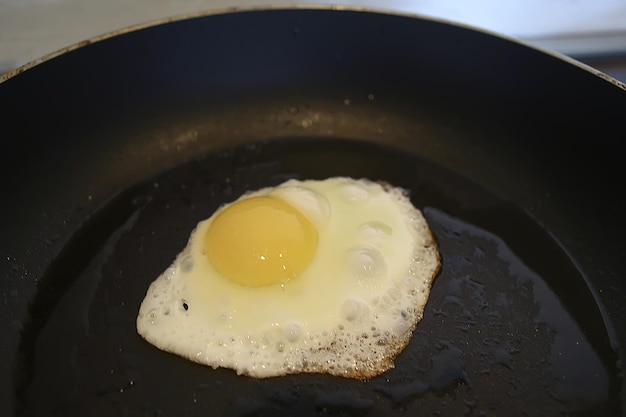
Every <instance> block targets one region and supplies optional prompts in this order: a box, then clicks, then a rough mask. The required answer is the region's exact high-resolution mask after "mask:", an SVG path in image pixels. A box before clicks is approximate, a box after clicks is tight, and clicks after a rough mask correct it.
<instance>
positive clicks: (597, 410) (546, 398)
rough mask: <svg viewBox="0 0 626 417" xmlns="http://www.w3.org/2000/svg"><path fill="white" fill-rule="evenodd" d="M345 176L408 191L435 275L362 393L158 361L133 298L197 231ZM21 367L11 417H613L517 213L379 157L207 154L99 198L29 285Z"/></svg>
mask: <svg viewBox="0 0 626 417" xmlns="http://www.w3.org/2000/svg"><path fill="white" fill-rule="evenodd" d="M338 175H346V176H352V177H356V178H359V177H367V178H370V179H372V180H385V181H388V182H390V183H392V184H393V185H396V186H401V187H404V188H406V189H408V190H410V192H411V199H412V201H413V203H414V204H415V205H416V206H417V207H418V208H420V209H422V210H423V212H424V214H425V216H426V217H427V219H428V221H429V223H430V225H431V228H432V230H433V233H434V235H435V237H436V239H437V241H438V243H439V246H440V251H441V255H442V260H443V267H442V270H441V273H440V275H439V276H438V278H437V280H436V281H435V284H434V286H433V288H432V292H431V297H430V299H429V302H428V305H427V307H426V311H425V315H424V319H423V320H422V321H421V323H420V324H419V325H418V327H417V329H416V331H415V334H414V337H413V339H412V341H411V343H410V344H409V346H408V347H407V349H406V350H405V351H404V352H403V353H402V354H401V355H400V356H399V357H398V358H397V360H396V368H395V369H393V370H391V371H389V372H387V373H385V374H383V375H381V376H379V377H377V378H374V379H372V380H370V381H367V382H361V381H355V380H348V379H343V378H338V377H329V376H325V375H294V376H288V377H280V378H270V379H264V380H257V379H252V378H248V377H243V376H237V375H236V374H235V372H233V371H231V370H226V369H217V370H213V369H211V368H208V367H204V366H200V365H197V364H194V363H191V362H188V361H186V360H184V359H181V358H179V357H176V356H174V355H170V354H167V353H164V352H162V351H159V350H158V349H156V348H154V347H153V346H151V345H149V344H148V343H146V342H144V341H143V340H142V339H141V338H140V337H139V336H138V335H137V333H136V331H135V318H136V314H137V311H138V308H139V305H140V303H141V301H142V299H143V297H144V295H145V291H146V289H147V287H148V285H149V284H150V282H151V281H152V280H154V279H155V278H156V277H157V276H158V275H159V274H160V273H161V272H162V271H163V270H164V269H165V268H166V267H167V266H168V265H169V264H170V263H171V262H172V261H173V259H174V258H175V256H176V254H177V253H178V252H180V251H181V250H182V248H183V247H184V246H185V244H186V242H187V239H188V236H189V233H190V232H191V230H192V229H193V228H194V226H195V225H196V223H197V222H198V221H200V220H201V219H204V218H206V217H208V216H209V215H210V214H211V213H212V212H213V211H214V210H215V209H216V208H217V207H218V206H219V205H221V204H223V203H225V202H229V201H232V200H234V199H235V198H237V197H238V196H239V195H241V194H242V193H244V192H245V191H248V190H253V189H257V188H261V187H264V186H269V185H275V184H278V183H280V182H282V181H284V180H286V179H288V178H302V179H304V178H325V177H330V176H338ZM31 316H32V317H31V321H30V323H28V324H27V325H26V327H25V330H24V333H23V337H22V341H21V351H20V358H19V364H18V375H17V378H18V384H17V385H18V392H17V393H16V395H17V397H18V401H19V411H20V414H21V415H25V416H26V415H28V416H30V415H37V416H39V415H63V416H82V415H90V416H99V415H107V416H108V415H132V416H137V415H145V416H180V415H187V416H193V415H203V416H204V415H215V416H221V415H235V416H252V415H280V414H286V415H363V414H369V415H396V414H407V415H408V414H411V415H413V414H415V413H417V412H419V413H420V414H421V415H454V416H458V415H509V416H514V415H562V414H569V415H607V414H608V415H614V414H615V415H616V414H619V413H620V411H621V410H620V399H619V392H620V388H621V383H622V381H621V376H620V370H619V368H618V358H617V355H616V353H615V351H614V350H613V348H612V341H611V340H610V338H609V336H608V332H607V329H606V326H605V323H604V320H603V316H602V313H601V309H600V308H599V306H598V305H597V304H596V302H595V300H594V297H593V294H592V293H591V291H590V290H589V288H588V286H587V285H586V283H585V280H584V278H583V275H582V274H581V271H578V270H577V268H576V267H575V265H574V263H573V262H572V260H570V259H569V258H568V257H567V256H566V254H565V253H564V251H563V250H562V249H561V248H560V246H559V245H558V244H557V243H556V242H555V241H554V240H553V239H552V238H551V237H550V235H549V233H548V232H547V231H546V230H544V229H542V228H541V227H540V226H539V225H538V224H537V223H536V222H535V221H533V219H531V218H530V217H529V216H528V215H527V214H525V213H524V212H523V211H522V210H520V209H519V208H518V207H517V206H515V205H513V204H511V203H509V202H506V201H503V200H502V199H499V198H498V197H497V196H495V195H493V194H491V193H489V192H487V191H486V190H484V189H483V188H481V187H480V186H478V185H477V184H474V183H472V182H470V181H468V180H467V179H465V178H464V177H462V176H460V175H458V174H456V173H454V172H451V171H449V170H446V169H444V168H442V167H440V166H437V165H434V164H432V163H431V162H429V161H425V160H423V159H420V158H417V157H415V156H413V155H411V154H407V153H404V152H400V151H398V150H395V149H393V148H389V147H384V146H381V145H375V144H372V143H366V142H356V141H349V140H346V141H340V140H319V139H311V140H304V139H302V140H300V139H299V140H297V141H293V140H289V141H271V142H266V143H257V144H253V145H245V146H239V147H236V148H230V149H223V150H220V151H215V152H212V153H210V154H208V155H205V156H203V157H202V158H200V159H198V160H195V161H192V162H189V163H187V164H185V165H182V166H180V167H178V168H176V169H174V170H171V171H168V172H166V173H164V174H162V175H161V176H159V177H158V178H154V179H153V180H151V181H149V182H146V183H144V184H140V185H138V186H136V187H134V188H132V189H128V190H126V191H125V192H123V193H121V194H120V195H118V196H117V197H116V198H114V199H112V200H111V201H110V203H109V204H107V205H106V206H105V207H104V208H103V209H102V210H101V211H100V212H98V213H97V214H96V215H95V216H94V217H93V218H92V219H91V220H90V221H89V222H87V223H86V224H85V225H84V227H83V228H82V229H81V230H79V231H78V232H77V233H76V234H75V235H74V236H73V238H72V239H71V241H70V242H69V243H68V245H67V246H66V247H65V249H64V251H63V252H62V253H61V255H60V256H59V257H58V258H57V259H56V260H55V261H54V262H53V263H52V264H51V265H50V267H49V269H48V271H47V273H46V275H45V276H44V277H42V279H41V284H40V287H39V291H38V294H37V296H36V298H35V300H34V301H33V304H32V306H31Z"/></svg>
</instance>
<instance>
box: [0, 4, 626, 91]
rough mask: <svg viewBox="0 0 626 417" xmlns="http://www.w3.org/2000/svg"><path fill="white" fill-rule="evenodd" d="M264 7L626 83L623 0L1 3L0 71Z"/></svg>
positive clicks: (625, 12) (625, 20) (625, 6)
mask: <svg viewBox="0 0 626 417" xmlns="http://www.w3.org/2000/svg"><path fill="white" fill-rule="evenodd" d="M268 4H270V5H276V6H286V5H292V4H302V5H306V4H336V5H356V6H364V7H376V8H380V9H387V10H398V11H402V12H409V13H417V14H421V15H426V16H433V17H437V18H443V19H446V20H450V21H453V22H458V23H463V24H468V25H471V26H475V27H478V28H483V29H487V30H490V31H494V32H497V33H501V34H505V35H508V36H512V37H515V38H518V39H521V40H523V41H525V42H527V43H531V44H534V45H537V46H540V47H542V48H547V49H550V50H554V51H557V52H561V53H564V54H566V55H569V56H572V57H574V58H576V59H579V60H581V61H583V62H586V63H588V64H590V65H592V66H594V67H596V68H599V69H600V70H602V71H604V72H606V73H608V74H609V75H612V76H614V77H616V78H618V79H621V80H623V81H626V0H319V1H315V2H311V1H297V0H295V1H294V0H265V1H263V0H178V1H177V0H0V74H2V73H5V72H8V71H10V70H12V69H14V68H17V67H19V66H21V65H24V64H26V63H28V62H30V61H33V60H35V59H37V58H40V57H42V56H44V55H46V54H49V53H51V52H54V51H57V50H59V49H61V48H63V47H65V46H69V45H72V44H75V43H77V42H80V41H82V40H85V39H89V38H92V37H94V36H97V35H101V34H103V33H108V32H111V31H114V30H117V29H122V28H126V27H129V26H133V25H136V24H141V23H146V22H150V21H153V20H157V19H161V18H165V17H170V16H176V15H181V14H188V13H196V12H202V11H207V10H215V9H222V8H226V7H235V6H242V7H247V6H262V5H268Z"/></svg>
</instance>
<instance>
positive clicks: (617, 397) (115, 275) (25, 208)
mask: <svg viewBox="0 0 626 417" xmlns="http://www.w3.org/2000/svg"><path fill="white" fill-rule="evenodd" d="M216 39H220V40H221V41H220V42H216V41H215V40H216ZM0 105H1V106H2V108H1V110H2V114H3V115H5V116H6V117H5V119H4V122H3V124H4V126H3V129H4V130H5V135H3V139H2V144H3V147H4V149H5V152H3V154H2V169H3V171H2V175H3V177H2V178H3V187H4V189H5V193H4V194H5V195H6V196H11V198H8V199H5V202H4V203H3V207H2V210H3V211H2V213H3V216H2V220H1V221H2V227H3V231H4V232H3V233H4V235H5V239H3V242H2V251H3V256H5V260H4V261H3V262H4V264H3V271H6V272H5V273H4V274H3V281H2V284H1V285H2V309H3V311H5V312H6V314H4V313H3V315H2V318H1V320H2V322H1V324H2V326H3V327H2V331H3V334H4V335H6V337H3V339H2V351H3V355H2V366H3V372H2V375H3V379H2V383H3V385H2V393H1V394H2V400H3V401H1V403H2V407H3V409H2V411H3V414H5V415H25V416H30V415H37V416H39V415H64V416H74V415H76V416H79V415H94V416H97V415H103V416H108V415H146V416H170V415H171V416H178V415H190V416H193V415H207V414H209V415H220V416H221V415H223V416H228V415H234V416H248V415H250V416H252V415H403V414H404V415H414V414H416V413H420V414H424V415H477V416H478V415H592V416H593V415H621V414H622V413H623V410H624V408H623V403H624V393H623V386H622V376H621V359H622V350H621V349H622V348H621V346H622V345H623V344H624V340H625V339H624V336H625V335H624V328H626V326H625V324H624V318H623V317H625V316H624V314H625V312H624V306H623V303H622V300H623V298H624V292H625V284H624V281H623V275H624V272H625V271H626V269H625V268H624V255H623V254H624V244H623V243H622V240H621V236H620V234H621V231H623V230H626V228H624V220H623V215H622V213H623V211H624V209H625V208H626V207H625V206H624V203H623V199H622V198H621V196H620V191H621V190H623V186H624V179H623V176H622V175H620V172H621V167H622V165H623V162H622V161H623V158H624V153H623V151H624V145H623V139H624V129H623V127H622V126H621V123H622V122H621V118H622V117H623V114H625V110H626V93H625V92H624V90H623V88H622V87H621V86H620V85H618V84H616V83H614V82H610V81H607V80H605V79H603V78H601V77H599V76H597V75H595V74H593V73H592V72H590V71H588V70H586V69H583V68H581V67H579V66H577V65H574V64H572V63H569V62H566V61H564V60H562V59H561V58H559V57H554V56H551V55H548V54H545V53H543V52H539V51H536V50H533V49H531V48H528V47H526V46H523V45H518V44H515V43H513V42H510V41H508V40H504V39H500V38H497V37H494V36H491V35H488V34H484V33H479V32H476V31H473V30H469V29H464V28H459V27H455V26H451V25H447V24H443V23H439V22H432V21H428V20H422V19H418V18H413V17H406V16H394V15H385V14H380V13H367V12H356V11H336V10H273V11H272V10H265V11H250V12H238V13H230V14H223V15H213V16H200V17H196V18H192V19H186V20H179V21H174V22H170V23H167V24H163V25H157V26H153V27H149V28H146V29H142V30H138V31H131V32H129V33H126V34H122V35H117V36H114V37H110V38H106V39H102V40H100V41H99V42H95V43H93V44H91V45H88V46H84V47H82V48H79V49H77V50H75V51H72V52H68V53H65V54H62V55H60V56H59V57H57V58H54V59H51V60H49V61H46V62H44V63H43V64H41V65H39V66H35V67H34V68H31V69H28V70H26V71H24V72H22V73H21V74H18V75H15V76H14V77H12V78H8V79H6V80H5V81H4V82H3V83H2V84H0ZM336 175H348V176H353V177H367V178H370V179H373V180H384V181H388V182H390V183H392V184H394V185H397V186H401V187H404V188H406V189H407V190H409V191H410V193H411V199H412V201H413V203H414V204H415V205H416V206H417V207H418V208H420V209H421V210H423V212H424V214H425V216H426V218H427V219H428V221H429V223H430V225H431V228H432V230H433V233H434V235H435V237H436V239H437V241H438V244H439V247H440V251H441V255H442V260H443V266H442V270H441V273H440V274H439V276H438V277H437V279H436V281H435V283H434V285H433V288H432V292H431V297H430V300H429V302H428V305H427V307H426V311H425V315H424V319H423V320H422V321H421V323H420V324H419V325H418V327H417V329H416V331H415V333H414V337H413V339H412V341H411V343H410V344H409V346H408V347H407V349H406V350H405V351H404V352H403V353H402V354H401V355H400V356H399V357H398V358H397V360H396V367H395V368H394V369H393V370H391V371H389V372H387V373H385V374H383V375H381V376H380V377H377V378H374V379H372V380H370V381H366V382H361V381H353V380H348V379H342V378H337V377H329V376H325V375H293V376H288V377H281V378H271V379H265V380H256V379H251V378H248V377H242V376H237V375H236V374H235V373H234V372H233V371H230V370H225V369H217V370H213V369H210V368H207V367H203V366H200V365H197V364H193V363H190V362H187V361H185V360H183V359H180V358H178V357H176V356H173V355H170V354H167V353H164V352H161V351H159V350H157V349H155V348H154V347H152V346H150V345H149V344H147V343H145V342H144V341H143V340H142V339H141V338H140V337H139V336H137V334H136V332H135V318H136V314H137V310H138V307H139V304H140V302H141V300H142V298H143V296H144V294H145V291H146V289H147V287H148V285H149V283H150V282H151V281H152V280H153V279H154V278H155V277H156V276H157V275H158V274H159V273H160V272H162V270H163V269H165V268H166V267H167V266H168V265H169V264H170V263H171V261H172V260H173V259H174V257H175V256H176V254H177V253H178V252H179V251H180V250H181V249H182V248H183V247H184V245H185V243H186V241H187V238H188V236H189V233H190V231H191V230H192V229H193V227H194V226H195V224H196V223H197V222H198V221H199V220H201V219H203V218H206V217H208V216H209V215H210V214H211V212H212V211H213V210H215V209H216V208H217V207H218V206H219V205H220V204H223V203H225V202H228V201H232V200H233V199H235V198H237V197H238V196H239V195H241V194H242V193H244V192H245V191H247V190H251V189H256V188H260V187H264V186H268V185H275V184H278V183H280V182H282V181H283V180H285V179H288V178H325V177H329V176H336ZM260 313H261V312H260ZM5 409H6V410H5Z"/></svg>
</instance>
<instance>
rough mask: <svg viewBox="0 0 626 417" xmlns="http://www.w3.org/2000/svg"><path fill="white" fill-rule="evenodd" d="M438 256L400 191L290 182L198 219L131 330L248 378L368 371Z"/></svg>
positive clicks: (403, 340) (400, 342) (410, 311)
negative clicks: (135, 327)
mask: <svg viewBox="0 0 626 417" xmlns="http://www.w3.org/2000/svg"><path fill="white" fill-rule="evenodd" d="M439 266H440V262H439V253H438V250H437V246H436V243H435V241H434V239H433V237H432V235H431V232H430V230H429V227H428V224H427V223H426V220H425V219H424V217H423V216H422V214H421V212H420V211H419V210H418V209H416V208H415V207H414V206H413V205H412V204H411V202H410V200H409V198H408V197H407V193H406V191H405V190H403V189H401V188H394V187H392V186H389V185H385V184H379V183H376V182H372V181H369V180H365V179H361V180H355V179H351V178H346V177H335V178H329V179H326V180H322V181H318V180H307V181H297V180H289V181H287V182H285V183H283V184H280V185H278V186H276V187H268V188H263V189H261V190H258V191H254V192H249V193H246V194H245V195H243V196H241V197H240V198H239V199H238V200H236V201H234V202H232V203H229V204H226V205H224V206H222V207H220V208H219V209H218V210H217V211H216V212H215V213H214V214H213V215H212V216H211V217H210V218H208V219H207V220H204V221H201V222H200V223H199V224H198V225H197V227H196V228H195V229H194V231H193V232H192V233H191V236H190V238H189V242H188V244H187V246H186V247H185V249H184V250H183V251H182V252H181V253H180V254H179V255H178V256H177V257H176V259H175V260H174V262H173V263H172V265H171V266H170V267H169V268H167V270H166V271H164V272H163V274H161V275H160V276H159V277H158V278H157V279H156V280H155V281H154V282H152V284H151V285H150V287H149V288H148V291H147V294H146V296H145V299H144V300H143V302H142V304H141V307H140V309H139V314H138V317H137V331H138V333H139V334H140V335H141V336H142V337H143V338H144V339H145V340H147V341H148V342H149V343H151V344H153V345H154V346H156V347H157V348H159V349H161V350H164V351H167V352H171V353H174V354H177V355H180V356H182V357H185V358H187V359H190V360H192V361H194V362H198V363H200V364H204V365H208V366H211V367H213V368H217V367H224V368H230V369H233V370H235V371H236V372H237V373H238V374H243V375H248V376H252V377H258V378H264V377H272V376H280V375H286V374H294V373H327V374H331V375H338V376H342V377H351V378H357V379H368V378H371V377H374V376H376V375H379V374H381V373H383V372H384V371H386V370H388V369H390V368H392V367H393V361H394V359H395V358H396V357H397V355H399V354H400V353H401V351H402V350H403V349H404V347H405V346H406V345H407V343H408V342H409V340H410V338H411V335H412V332H413V330H414V329H415V326H416V325H417V323H418V322H419V320H421V318H422V315H423V311H424V307H425V305H426V302H427V299H428V294H429V291H430V287H431V283H432V281H433V279H434V277H435V275H436V274H437V271H438V270H439Z"/></svg>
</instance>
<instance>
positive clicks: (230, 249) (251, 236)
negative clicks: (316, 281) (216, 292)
mask: <svg viewBox="0 0 626 417" xmlns="http://www.w3.org/2000/svg"><path fill="white" fill-rule="evenodd" d="M316 248H317V230H316V229H315V226H313V224H312V223H311V221H310V220H309V219H308V218H306V217H305V216H304V215H303V214H302V213H301V212H300V211H298V210H297V209H296V208H294V207H293V206H291V205H290V204H289V203H287V202H286V201H284V200H281V199H279V198H276V197H253V198H249V199H245V200H241V201H239V202H236V203H234V204H232V205H230V206H229V207H227V208H226V209H224V210H223V211H222V212H221V213H219V214H218V215H217V217H216V218H215V219H214V220H213V222H212V223H211V225H210V226H209V229H208V231H207V233H206V236H205V238H204V254H205V255H206V256H207V257H208V259H209V261H210V262H211V264H212V265H213V266H214V267H215V269H217V270H218V272H220V273H221V274H222V275H224V276H225V277H226V278H228V279H229V280H231V281H233V282H235V283H237V284H241V285H245V286H249V287H261V286H267V285H276V284H281V283H284V282H286V281H289V280H290V279H293V278H294V277H296V276H297V275H298V274H299V273H301V272H302V271H303V270H304V269H305V268H306V266H307V265H308V264H309V262H311V259H313V255H314V254H315V250H316Z"/></svg>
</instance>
